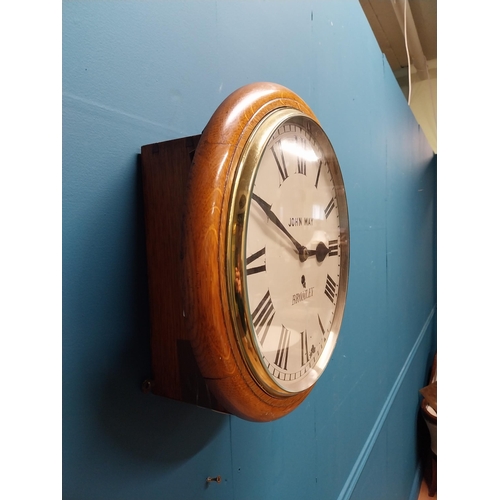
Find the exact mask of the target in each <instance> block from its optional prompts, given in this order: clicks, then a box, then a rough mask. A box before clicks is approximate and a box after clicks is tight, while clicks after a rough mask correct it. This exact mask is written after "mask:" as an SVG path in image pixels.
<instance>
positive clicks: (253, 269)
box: [247, 247, 266, 276]
mask: <svg viewBox="0 0 500 500" xmlns="http://www.w3.org/2000/svg"><path fill="white" fill-rule="evenodd" d="M265 254H266V247H264V248H261V249H260V250H259V251H257V252H255V253H253V254H252V255H250V257H247V276H249V275H250V274H257V273H262V272H263V271H265V270H266V264H265V263H264V264H263V265H262V266H256V267H248V265H249V264H251V263H252V262H253V261H254V260H257V259H258V258H259V257H262V256H263V255H265Z"/></svg>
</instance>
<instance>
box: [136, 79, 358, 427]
mask: <svg viewBox="0 0 500 500" xmlns="http://www.w3.org/2000/svg"><path fill="white" fill-rule="evenodd" d="M191 158H192V161H191ZM141 160H142V171H143V187H144V201H145V218H146V243H147V257H148V279H149V295H150V307H151V350H152V370H153V376H152V380H151V381H150V382H148V383H149V384H150V387H151V390H152V391H153V392H154V393H156V394H160V395H163V396H167V397H171V398H173V399H179V400H182V401H188V402H191V403H194V404H198V405H200V406H206V407H209V408H212V409H216V410H219V411H225V412H228V413H231V414H234V415H237V416H239V417H241V418H244V419H247V420H253V421H270V420H275V419H277V418H280V417H282V416H284V415H286V414H288V413H289V412H290V411H292V410H294V409H295V408H296V407H297V406H298V405H299V404H300V403H301V402H302V401H303V400H304V399H305V398H306V397H307V395H308V394H309V393H310V391H311V390H312V388H313V386H314V384H315V383H316V381H317V380H318V378H319V377H320V376H321V374H322V373H323V371H324V370H325V368H326V366H327V364H328V362H329V360H330V357H331V354H332V352H333V349H334V347H335V343H336V341H337V337H338V334H339V331H340V326H341V322H342V315H343V311H344V306H345V300H346V292H347V281H348V263H349V224H348V214H347V203H346V196H345V190H344V184H343V180H342V174H341V170H340V166H339V164H338V161H337V158H336V155H335V152H334V150H333V147H332V146H331V144H330V141H329V140H328V137H327V136H326V134H325V132H324V131H323V129H322V128H321V126H320V124H319V122H318V120H317V118H316V117H315V115H314V114H313V112H312V111H311V109H310V108H309V107H308V106H307V104H306V103H305V102H304V101H303V100H302V99H301V98H300V97H299V96H297V95H296V94H295V93H293V92H292V91H290V90H289V89H287V88H285V87H282V86H280V85H277V84H271V83H256V84H251V85H247V86H245V87H242V88H241V89H239V90H237V91H236V92H234V93H233V94H231V95H230V96H229V97H228V98H227V99H226V100H225V101H224V102H223V103H222V104H221V105H220V106H219V108H218V109H217V110H216V111H215V113H214V114H213V116H212V118H211V119H210V121H209V123H208V125H207V127H206V128H205V130H204V131H203V134H201V136H193V137H188V138H184V139H179V140H176V141H166V142H165V143H159V144H153V145H148V146H143V148H142V151H141ZM162 191H168V192H166V193H164V192H162ZM176 287H177V288H176ZM173 290H182V293H181V294H176V293H175V291H173Z"/></svg>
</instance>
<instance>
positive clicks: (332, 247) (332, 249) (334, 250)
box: [328, 240, 339, 256]
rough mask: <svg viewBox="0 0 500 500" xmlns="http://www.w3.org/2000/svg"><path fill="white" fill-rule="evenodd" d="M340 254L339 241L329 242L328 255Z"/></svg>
mask: <svg viewBox="0 0 500 500" xmlns="http://www.w3.org/2000/svg"><path fill="white" fill-rule="evenodd" d="M338 254H339V240H330V241H329V242H328V255H330V256H332V255H338Z"/></svg>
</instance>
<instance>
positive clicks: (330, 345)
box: [226, 108, 349, 397]
mask: <svg viewBox="0 0 500 500" xmlns="http://www.w3.org/2000/svg"><path fill="white" fill-rule="evenodd" d="M294 119H298V120H305V121H306V123H307V121H309V122H311V123H314V124H315V126H316V127H318V130H319V131H321V132H322V135H321V137H319V138H317V139H318V141H319V142H321V143H322V144H321V145H320V147H321V148H323V147H325V146H326V147H327V148H328V149H329V150H330V153H331V157H332V164H331V165H330V162H328V164H329V168H330V172H331V173H332V176H333V179H334V187H335V191H336V197H337V200H338V207H339V218H340V228H341V233H340V249H341V264H340V266H341V270H340V280H339V291H338V298H337V305H336V309H335V315H334V320H333V324H332V329H331V331H330V336H329V340H328V341H327V345H326V346H325V349H324V350H323V353H322V354H321V356H320V358H319V360H318V362H317V363H316V365H315V367H314V368H312V369H311V370H310V371H309V372H308V375H306V376H305V377H304V378H303V379H301V380H302V381H303V382H304V383H303V384H297V385H298V386H299V387H298V390H297V391H293V392H292V391H290V390H287V389H285V388H284V387H282V386H280V385H279V384H278V383H277V382H276V380H275V379H274V378H273V377H272V376H271V375H270V374H269V372H268V371H267V369H266V368H265V366H264V365H263V362H262V358H261V355H260V351H259V348H258V347H257V344H256V339H255V335H254V331H253V326H252V321H251V311H250V309H249V302H248V296H247V286H246V274H245V269H246V266H245V261H246V251H245V249H246V233H247V224H248V213H249V206H250V201H251V194H252V188H253V184H254V180H255V176H256V174H257V170H258V168H259V165H260V160H261V158H262V155H263V153H264V151H265V148H266V146H267V144H268V142H269V140H270V139H271V137H272V136H273V134H274V132H275V131H276V130H277V129H278V128H279V127H280V126H281V125H283V124H284V123H285V122H287V121H289V120H294ZM227 229H228V230H227V233H226V234H227V235H228V237H227V242H226V266H227V267H226V271H227V272H226V277H227V293H228V298H229V304H234V305H235V306H233V307H232V308H231V318H232V322H233V328H234V331H235V333H236V339H237V343H238V347H239V350H240V353H241V355H242V357H243V359H244V361H245V363H246V365H247V367H248V368H249V372H250V373H251V374H252V377H253V378H254V380H255V381H256V382H257V384H258V385H259V386H260V387H261V388H262V389H263V390H264V391H266V392H267V393H268V394H270V395H272V396H275V397H276V396H281V397H287V396H293V395H295V394H297V393H300V392H302V391H304V390H306V389H308V388H309V387H311V386H312V385H314V383H315V382H316V381H317V379H318V378H319V376H321V374H322V373H323V372H324V369H325V368H326V365H327V364H328V362H329V360H330V358H331V354H332V352H333V349H334V347H335V344H336V340H337V337H338V333H339V330H340V325H341V323H342V316H343V312H344V308H345V300H346V294H347V282H348V271H349V218H348V212H347V200H346V196H345V188H344V182H343V178H342V173H341V170H340V165H339V163H338V160H337V156H336V154H335V151H334V149H333V146H332V145H331V143H330V141H329V139H328V137H327V136H326V134H325V133H324V131H323V129H322V128H321V125H320V124H319V123H318V122H316V121H315V120H313V119H312V118H311V117H310V116H308V115H306V114H304V113H303V112H301V111H299V110H297V109H294V108H279V109H276V110H274V111H272V112H271V113H269V114H268V115H267V116H266V117H265V118H264V119H263V120H261V122H260V123H259V124H258V125H257V127H256V128H255V130H254V131H253V133H252V134H251V135H250V137H249V139H248V141H247V143H246V145H245V147H244V149H243V152H242V154H241V156H240V159H239V161H238V164H237V166H236V173H235V177H234V183H233V186H232V189H231V196H230V202H229V217H228V227H227ZM326 358H327V359H326ZM320 364H321V365H322V366H323V368H321V371H320V373H317V370H316V371H315V368H316V367H317V366H318V365H320ZM314 375H317V376H316V377H315V376H314ZM310 379H312V381H311V380H310Z"/></svg>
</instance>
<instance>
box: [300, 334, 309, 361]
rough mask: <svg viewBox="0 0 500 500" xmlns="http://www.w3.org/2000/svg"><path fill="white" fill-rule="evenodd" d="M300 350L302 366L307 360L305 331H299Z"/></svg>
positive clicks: (307, 351)
mask: <svg viewBox="0 0 500 500" xmlns="http://www.w3.org/2000/svg"><path fill="white" fill-rule="evenodd" d="M300 350H301V353H302V366H304V365H305V364H306V363H308V362H309V348H308V347H307V331H305V332H300Z"/></svg>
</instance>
